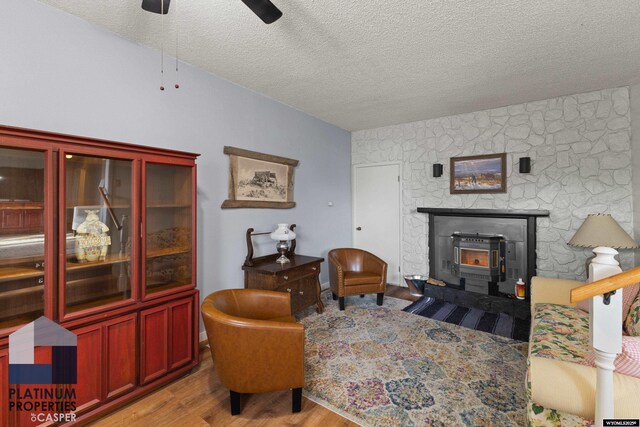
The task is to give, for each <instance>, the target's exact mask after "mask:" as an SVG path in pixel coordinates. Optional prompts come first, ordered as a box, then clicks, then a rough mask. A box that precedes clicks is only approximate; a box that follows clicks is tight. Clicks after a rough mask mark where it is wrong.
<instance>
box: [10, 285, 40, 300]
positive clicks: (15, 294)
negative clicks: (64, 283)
mask: <svg viewBox="0 0 640 427" xmlns="http://www.w3.org/2000/svg"><path fill="white" fill-rule="evenodd" d="M43 291H44V285H36V286H30V287H28V288H22V289H14V290H12V291H4V292H2V293H1V294H0V298H1V299H6V298H14V297H19V296H23V295H28V294H35V293H38V292H43Z"/></svg>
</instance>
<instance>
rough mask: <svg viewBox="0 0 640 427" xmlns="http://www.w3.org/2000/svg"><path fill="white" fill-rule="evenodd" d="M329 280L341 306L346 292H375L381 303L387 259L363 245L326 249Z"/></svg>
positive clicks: (384, 286) (380, 303) (362, 294)
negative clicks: (363, 247)
mask: <svg viewBox="0 0 640 427" xmlns="http://www.w3.org/2000/svg"><path fill="white" fill-rule="evenodd" d="M329 280H330V282H331V292H333V299H334V300H335V299H338V300H339V303H338V305H339V307H340V310H344V298H345V297H346V296H349V295H360V296H364V294H373V293H376V294H378V305H382V301H383V298H384V291H385V290H386V288H387V263H386V262H384V261H383V260H381V259H380V258H378V257H377V256H375V255H374V254H372V253H370V252H367V251H364V250H362V249H355V248H340V249H333V250H331V251H329Z"/></svg>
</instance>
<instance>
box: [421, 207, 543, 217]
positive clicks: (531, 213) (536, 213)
mask: <svg viewBox="0 0 640 427" xmlns="http://www.w3.org/2000/svg"><path fill="white" fill-rule="evenodd" d="M418 212H420V213H425V214H433V215H440V216H479V217H485V218H487V217H488V218H491V217H494V218H531V217H541V216H549V211H548V210H543V209H453V208H418Z"/></svg>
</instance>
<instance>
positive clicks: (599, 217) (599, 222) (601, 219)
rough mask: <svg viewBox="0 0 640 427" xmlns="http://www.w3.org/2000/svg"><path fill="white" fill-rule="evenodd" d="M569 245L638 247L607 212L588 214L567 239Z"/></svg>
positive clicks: (618, 247) (615, 247)
mask: <svg viewBox="0 0 640 427" xmlns="http://www.w3.org/2000/svg"><path fill="white" fill-rule="evenodd" d="M569 246H576V247H579V248H597V247H599V246H604V247H608V248H614V249H634V248H637V247H639V246H638V244H637V243H636V242H635V241H634V240H633V239H632V238H631V236H629V234H628V233H627V232H626V231H624V230H623V229H622V227H620V224H618V223H617V222H616V220H615V219H613V217H612V216H611V215H609V214H589V215H588V216H587V219H585V220H584V222H583V223H582V225H581V226H580V228H579V229H578V231H576V234H575V235H574V236H573V237H572V238H571V240H570V241H569Z"/></svg>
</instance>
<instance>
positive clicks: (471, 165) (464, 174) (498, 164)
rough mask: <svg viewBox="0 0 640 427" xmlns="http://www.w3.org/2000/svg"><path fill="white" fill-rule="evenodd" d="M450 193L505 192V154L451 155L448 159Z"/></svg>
mask: <svg viewBox="0 0 640 427" xmlns="http://www.w3.org/2000/svg"><path fill="white" fill-rule="evenodd" d="M449 169H450V172H449V173H450V177H451V178H450V193H451V194H486V193H506V192H507V154H506V153H497V154H484V155H479V156H466V157H452V158H451V159H450V168H449Z"/></svg>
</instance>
